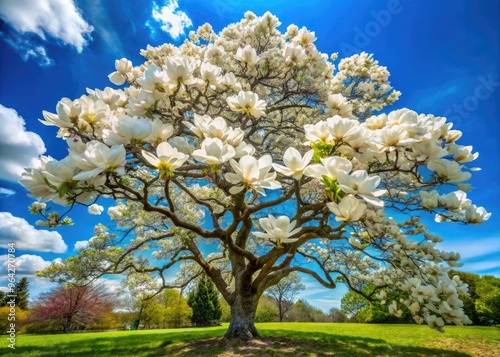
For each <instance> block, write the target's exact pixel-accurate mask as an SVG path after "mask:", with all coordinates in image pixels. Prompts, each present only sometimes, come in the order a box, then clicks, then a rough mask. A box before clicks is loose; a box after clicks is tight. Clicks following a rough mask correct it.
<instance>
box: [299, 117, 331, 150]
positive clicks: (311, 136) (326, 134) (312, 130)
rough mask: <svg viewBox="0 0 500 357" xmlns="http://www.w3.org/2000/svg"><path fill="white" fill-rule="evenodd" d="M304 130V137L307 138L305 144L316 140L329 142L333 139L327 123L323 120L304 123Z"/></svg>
mask: <svg viewBox="0 0 500 357" xmlns="http://www.w3.org/2000/svg"><path fill="white" fill-rule="evenodd" d="M304 130H305V134H306V139H307V140H308V141H307V142H305V144H306V145H310V144H311V143H316V142H318V141H320V142H323V143H327V144H329V143H331V142H332V141H333V137H332V134H331V133H330V131H329V130H328V125H327V124H326V122H324V121H320V122H318V123H316V124H306V125H304Z"/></svg>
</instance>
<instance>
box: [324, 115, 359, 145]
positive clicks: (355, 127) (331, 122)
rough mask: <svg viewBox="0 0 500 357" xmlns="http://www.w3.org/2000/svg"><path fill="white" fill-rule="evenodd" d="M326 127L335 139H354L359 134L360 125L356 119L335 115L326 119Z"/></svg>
mask: <svg viewBox="0 0 500 357" xmlns="http://www.w3.org/2000/svg"><path fill="white" fill-rule="evenodd" d="M326 124H327V128H328V130H329V131H330V134H332V138H333V140H335V141H351V140H356V139H357V138H358V137H359V135H360V134H361V131H360V129H361V127H360V126H359V122H358V121H357V120H351V119H346V118H342V117H340V116H338V115H335V116H334V117H332V118H328V119H327V120H326Z"/></svg>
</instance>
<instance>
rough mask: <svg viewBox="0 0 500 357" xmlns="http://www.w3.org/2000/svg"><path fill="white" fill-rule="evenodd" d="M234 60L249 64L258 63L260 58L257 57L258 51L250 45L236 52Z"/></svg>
mask: <svg viewBox="0 0 500 357" xmlns="http://www.w3.org/2000/svg"><path fill="white" fill-rule="evenodd" d="M234 58H236V59H237V60H238V61H240V62H243V63H247V64H252V63H257V61H258V60H259V57H257V51H255V48H253V47H252V46H250V45H246V46H245V47H244V48H241V47H239V48H238V49H237V50H236V55H235V56H234Z"/></svg>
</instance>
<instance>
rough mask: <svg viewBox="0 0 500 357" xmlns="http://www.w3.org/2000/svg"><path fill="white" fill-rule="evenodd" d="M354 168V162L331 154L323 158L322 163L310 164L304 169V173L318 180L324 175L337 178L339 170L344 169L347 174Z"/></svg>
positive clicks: (333, 178)
mask: <svg viewBox="0 0 500 357" xmlns="http://www.w3.org/2000/svg"><path fill="white" fill-rule="evenodd" d="M351 170H352V163H351V162H350V161H349V160H347V159H344V158H343V157H339V156H331V157H326V158H324V159H321V164H314V165H309V166H308V167H306V169H305V170H304V175H306V176H309V177H314V178H316V179H318V180H321V179H323V177H324V176H326V177H328V178H329V179H332V180H336V179H337V177H338V174H339V171H344V172H346V173H347V174H348V173H349V172H351Z"/></svg>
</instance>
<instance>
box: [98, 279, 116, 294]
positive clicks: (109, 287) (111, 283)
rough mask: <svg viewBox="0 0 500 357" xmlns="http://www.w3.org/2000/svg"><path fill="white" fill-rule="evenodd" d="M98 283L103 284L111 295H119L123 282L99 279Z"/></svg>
mask: <svg viewBox="0 0 500 357" xmlns="http://www.w3.org/2000/svg"><path fill="white" fill-rule="evenodd" d="M97 283H98V284H102V285H103V286H104V287H105V288H106V289H107V290H108V291H109V292H110V293H118V290H119V289H120V286H121V284H122V281H121V280H117V279H108V278H99V279H97Z"/></svg>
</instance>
